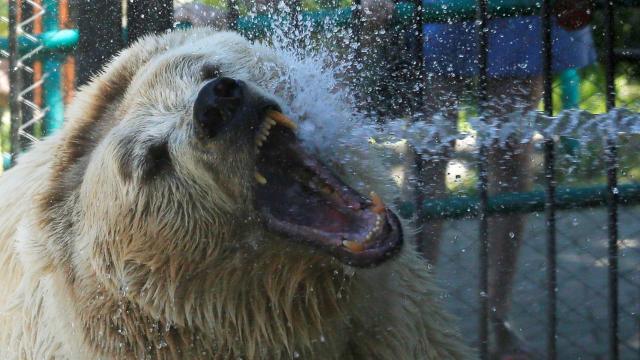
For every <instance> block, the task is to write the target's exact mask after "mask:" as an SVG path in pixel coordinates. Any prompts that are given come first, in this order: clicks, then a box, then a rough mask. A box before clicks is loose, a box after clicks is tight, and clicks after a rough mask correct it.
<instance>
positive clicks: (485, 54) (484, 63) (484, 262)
mask: <svg viewBox="0 0 640 360" xmlns="http://www.w3.org/2000/svg"><path fill="white" fill-rule="evenodd" d="M476 19H477V21H476V23H477V30H478V35H479V42H478V43H479V47H480V52H479V56H478V64H479V79H478V94H479V99H478V106H479V108H480V114H481V115H482V116H484V115H486V107H487V100H488V63H489V23H488V21H489V9H488V0H477V12H476ZM485 140H486V139H482V138H480V142H481V145H480V150H479V159H478V173H479V176H478V190H479V193H480V234H479V235H480V246H479V248H480V254H479V257H480V294H479V295H480V299H479V300H480V331H479V334H480V358H481V359H482V360H487V359H488V358H489V224H488V221H489V219H488V217H487V216H488V203H489V201H488V200H489V199H488V174H487V153H488V149H487V145H486V144H485Z"/></svg>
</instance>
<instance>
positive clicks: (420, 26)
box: [411, 0, 425, 204]
mask: <svg viewBox="0 0 640 360" xmlns="http://www.w3.org/2000/svg"><path fill="white" fill-rule="evenodd" d="M413 3H414V5H415V7H416V10H415V12H414V13H413V19H412V21H411V27H412V28H411V31H412V32H413V34H412V36H411V37H412V38H413V39H414V42H415V43H414V45H413V54H412V57H413V61H415V68H416V71H417V72H418V76H417V77H416V81H417V82H418V84H417V85H418V86H416V87H415V92H416V93H415V96H416V97H417V99H418V101H417V103H416V104H415V106H417V108H418V112H423V111H424V100H425V99H424V87H425V82H424V80H425V79H424V75H425V69H424V54H423V52H424V42H423V41H424V6H423V5H422V0H413ZM421 158H422V157H420V159H418V162H421V161H422V159H421ZM420 166H421V165H420ZM418 204H422V202H418Z"/></svg>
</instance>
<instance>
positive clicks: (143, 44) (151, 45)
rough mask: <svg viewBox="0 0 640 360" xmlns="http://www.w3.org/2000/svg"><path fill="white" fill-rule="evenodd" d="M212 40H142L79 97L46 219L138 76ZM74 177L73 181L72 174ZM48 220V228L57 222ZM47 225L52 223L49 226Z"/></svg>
mask: <svg viewBox="0 0 640 360" xmlns="http://www.w3.org/2000/svg"><path fill="white" fill-rule="evenodd" d="M208 35H210V32H206V31H204V30H203V31H189V32H186V31H176V32H172V33H169V34H165V35H162V36H147V37H143V38H141V39H140V40H139V41H137V42H136V43H135V44H134V45H133V46H131V47H130V48H128V49H126V50H124V51H122V53H120V54H119V55H118V56H116V57H115V58H114V59H113V61H112V62H111V63H110V64H109V65H107V66H106V67H105V68H104V69H103V71H102V72H101V73H100V74H98V75H97V76H96V77H95V78H93V79H92V81H91V82H90V83H89V84H88V85H86V86H84V87H83V88H81V89H80V91H79V92H78V93H77V94H76V96H75V99H74V101H73V102H72V103H71V106H70V107H69V110H68V111H67V114H66V120H65V125H64V127H63V128H62V129H61V131H60V133H59V134H58V135H56V136H57V137H58V138H57V141H56V142H57V146H56V148H55V150H54V151H55V156H54V159H55V160H54V163H53V164H52V172H51V178H50V179H49V186H48V187H47V189H48V191H47V192H46V193H45V194H43V197H42V198H41V199H40V201H39V206H40V209H41V210H42V211H43V213H44V214H51V217H53V212H52V211H51V209H52V208H54V207H56V206H57V205H60V204H61V203H62V201H63V200H64V199H65V198H66V197H67V196H68V195H69V193H70V192H71V191H73V190H74V189H75V188H76V187H77V186H78V185H79V181H80V180H81V178H82V176H78V174H80V175H81V174H83V173H84V167H85V166H86V161H82V159H83V158H86V157H87V155H88V154H90V153H92V152H93V150H94V148H95V147H96V146H97V144H98V143H99V142H100V139H101V138H102V137H103V136H104V134H106V133H107V132H108V131H109V130H110V129H111V128H112V127H113V126H114V124H115V122H117V121H118V119H117V116H115V109H117V107H118V104H119V103H120V102H121V101H122V97H123V95H124V94H125V93H126V91H127V89H128V88H129V86H130V84H131V81H132V80H133V78H134V77H135V75H136V74H137V73H138V72H139V71H140V70H141V69H143V68H144V67H145V65H146V64H147V63H148V62H149V61H151V60H152V59H153V58H154V57H156V56H157V55H159V54H162V53H164V52H166V51H167V50H169V49H171V48H175V47H178V46H181V45H183V44H185V43H186V42H187V41H194V40H195V39H199V38H202V37H205V36H208ZM70 173H72V174H75V175H74V178H73V179H69V174H70ZM48 218H49V217H47V216H45V217H44V218H43V219H44V224H43V225H47V224H48V223H50V222H51V220H52V219H50V218H49V219H48ZM47 219H48V220H47Z"/></svg>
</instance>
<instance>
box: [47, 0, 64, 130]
mask: <svg viewBox="0 0 640 360" xmlns="http://www.w3.org/2000/svg"><path fill="white" fill-rule="evenodd" d="M42 5H43V7H44V10H45V12H44V16H43V17H42V27H43V29H44V31H45V33H52V34H54V33H56V32H57V31H58V14H59V12H58V0H44V1H43V2H42ZM62 56H63V55H62V54H59V53H53V54H51V55H50V56H47V57H45V58H44V59H43V66H42V67H43V72H44V74H46V75H45V77H44V79H43V86H42V87H43V102H44V104H46V107H47V108H48V110H47V112H46V113H45V116H44V122H43V124H44V125H43V129H42V130H43V135H48V134H51V133H53V132H54V131H56V130H57V129H59V128H60V127H62V122H63V121H64V96H63V89H62V74H61V72H62V71H61V70H62V64H63V58H62Z"/></svg>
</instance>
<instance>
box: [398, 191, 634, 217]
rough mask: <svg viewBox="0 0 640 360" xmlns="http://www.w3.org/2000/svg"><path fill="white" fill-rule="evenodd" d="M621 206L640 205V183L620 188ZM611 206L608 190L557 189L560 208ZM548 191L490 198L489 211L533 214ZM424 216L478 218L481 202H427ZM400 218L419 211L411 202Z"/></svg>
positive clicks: (462, 198) (455, 199)
mask: <svg viewBox="0 0 640 360" xmlns="http://www.w3.org/2000/svg"><path fill="white" fill-rule="evenodd" d="M618 193H619V196H620V200H619V203H620V204H621V205H635V204H639V203H640V183H631V184H623V185H619V186H618ZM606 203H607V187H606V186H592V187H582V188H558V189H557V190H556V209H558V210H566V209H577V208H587V207H598V206H604V205H606ZM544 205H545V193H544V191H530V192H519V193H502V194H498V195H494V196H492V197H490V198H489V201H488V209H487V212H488V213H489V214H491V215H493V214H513V213H531V212H536V211H544ZM422 206H423V209H422V211H423V213H424V214H426V216H428V217H429V218H430V219H451V218H467V217H476V216H478V213H479V206H480V200H479V199H478V198H477V197H470V196H469V197H467V196H452V197H450V198H445V199H433V200H427V201H425V203H424V204H422ZM399 212H400V215H401V216H402V217H404V218H410V217H411V216H412V215H413V213H414V212H415V209H414V208H413V206H412V205H411V204H409V203H405V204H400V206H399Z"/></svg>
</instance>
